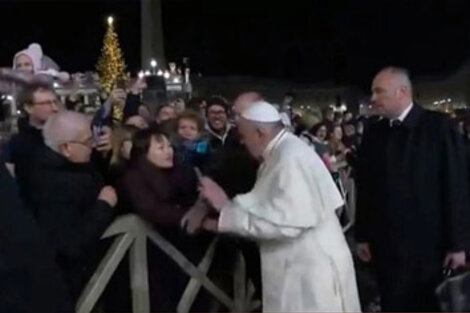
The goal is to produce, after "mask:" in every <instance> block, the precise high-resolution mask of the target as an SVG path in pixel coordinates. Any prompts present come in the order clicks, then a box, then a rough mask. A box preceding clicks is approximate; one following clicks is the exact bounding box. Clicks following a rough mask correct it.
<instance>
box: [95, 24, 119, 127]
mask: <svg viewBox="0 0 470 313" xmlns="http://www.w3.org/2000/svg"><path fill="white" fill-rule="evenodd" d="M113 22H114V19H113V18H112V17H111V16H110V17H108V29H107V31H106V34H105V36H104V41H103V48H102V49H101V56H100V58H99V60H98V64H97V66H96V69H97V71H98V74H99V77H100V83H101V87H102V88H103V89H104V90H105V91H106V92H107V93H108V94H109V93H110V92H111V91H112V90H113V89H114V88H116V83H118V82H124V81H125V80H126V79H127V77H126V73H125V70H126V64H125V63H124V57H123V55H122V51H121V48H120V47H119V40H118V36H117V34H116V32H115V30H114V24H113ZM123 105H124V104H117V103H113V119H115V120H116V119H118V120H119V119H120V118H119V115H122V106H123Z"/></svg>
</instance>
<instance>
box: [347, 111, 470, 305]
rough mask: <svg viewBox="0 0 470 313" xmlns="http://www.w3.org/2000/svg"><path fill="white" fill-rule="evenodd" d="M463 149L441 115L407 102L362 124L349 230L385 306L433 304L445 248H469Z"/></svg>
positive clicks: (467, 204)
mask: <svg viewBox="0 0 470 313" xmlns="http://www.w3.org/2000/svg"><path fill="white" fill-rule="evenodd" d="M466 173H467V172H466V161H465V152H464V148H463V145H462V142H461V138H460V136H459V135H458V134H457V132H456V130H455V129H454V128H453V125H452V124H451V122H450V120H449V119H448V118H447V117H446V116H445V115H443V114H440V113H436V112H431V111H426V110H423V109H422V108H420V107H419V106H418V105H414V106H413V108H412V109H411V111H410V113H409V114H408V116H407V117H406V118H405V120H404V121H403V123H401V125H398V126H393V127H391V126H390V121H389V120H387V119H381V120H378V121H377V122H375V123H374V124H372V125H370V127H368V129H367V132H366V133H365V135H364V139H363V143H362V145H361V147H360V151H359V157H358V173H357V186H358V203H357V224H356V235H357V239H358V241H359V242H369V243H370V244H371V247H372V255H373V260H374V262H375V265H376V267H377V274H378V279H379V285H380V291H381V294H382V306H383V307H382V309H383V310H384V311H419V310H431V311H432V310H436V309H437V307H436V302H435V296H434V288H435V287H436V286H437V283H438V282H439V281H440V279H441V272H442V263H443V260H444V258H445V254H446V253H447V252H450V251H463V250H469V248H470V208H469V202H468V182H467V177H466Z"/></svg>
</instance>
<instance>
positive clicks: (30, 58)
mask: <svg viewBox="0 0 470 313" xmlns="http://www.w3.org/2000/svg"><path fill="white" fill-rule="evenodd" d="M42 57H43V53H42V48H41V46H40V45H39V44H37V43H32V44H30V45H29V47H28V48H27V49H24V50H22V51H20V52H18V53H17V54H15V57H14V58H13V69H15V70H18V71H22V72H26V73H30V74H35V73H36V72H38V71H40V70H41V67H42V62H41V60H42Z"/></svg>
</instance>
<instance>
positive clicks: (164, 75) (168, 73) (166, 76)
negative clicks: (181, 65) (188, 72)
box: [163, 71, 170, 79]
mask: <svg viewBox="0 0 470 313" xmlns="http://www.w3.org/2000/svg"><path fill="white" fill-rule="evenodd" d="M163 77H165V79H168V78H170V72H168V71H165V74H163Z"/></svg>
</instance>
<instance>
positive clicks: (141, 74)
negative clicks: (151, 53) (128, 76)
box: [139, 71, 145, 79]
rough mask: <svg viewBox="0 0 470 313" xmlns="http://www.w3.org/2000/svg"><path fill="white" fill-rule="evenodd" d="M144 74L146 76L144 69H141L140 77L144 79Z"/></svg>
mask: <svg viewBox="0 0 470 313" xmlns="http://www.w3.org/2000/svg"><path fill="white" fill-rule="evenodd" d="M144 76H145V73H144V71H140V72H139V78H140V79H142V78H144Z"/></svg>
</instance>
